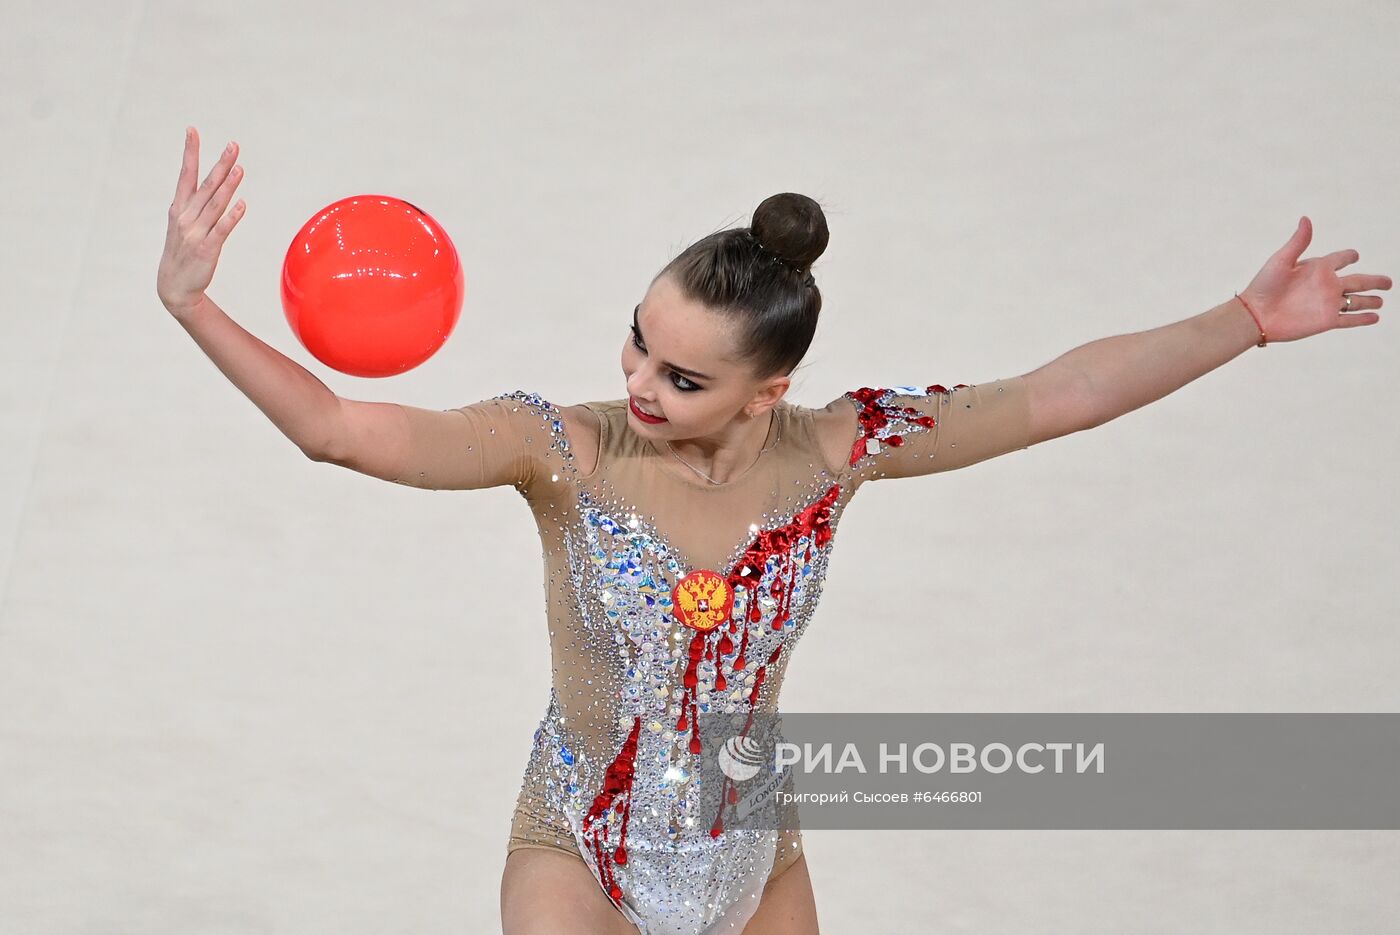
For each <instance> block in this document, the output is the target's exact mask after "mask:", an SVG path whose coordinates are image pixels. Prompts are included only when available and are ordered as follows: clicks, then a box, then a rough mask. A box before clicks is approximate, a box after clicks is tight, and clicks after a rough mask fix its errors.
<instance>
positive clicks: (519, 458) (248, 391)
mask: <svg viewBox="0 0 1400 935" xmlns="http://www.w3.org/2000/svg"><path fill="white" fill-rule="evenodd" d="M176 320H177V321H179V322H180V324H181V325H182V326H184V328H185V330H186V331H187V332H189V334H190V337H192V338H193V339H194V341H195V343H196V344H198V345H199V346H200V348H201V349H203V351H204V353H205V354H207V355H208V356H209V359H210V360H212V361H213V362H214V365H215V366H217V367H218V368H219V370H220V371H222V372H223V374H224V376H226V377H228V378H229V380H230V381H232V383H233V384H234V385H235V386H237V387H238V388H239V389H240V390H242V391H243V394H244V395H245V396H247V397H248V398H249V399H250V400H252V401H253V404H254V405H255V406H257V407H258V408H259V409H260V410H262V412H263V414H264V415H266V416H267V417H268V418H269V419H271V420H272V422H273V424H274V425H276V426H277V428H278V429H279V430H281V432H282V434H283V435H285V436H287V438H289V439H290V440H291V441H292V442H293V443H294V444H295V445H296V446H297V447H298V448H299V449H301V451H302V453H303V454H305V455H306V456H307V457H308V458H310V459H311V460H313V461H321V462H327V463H330V464H336V465H339V466H341V467H346V468H349V469H351V470H353V471H358V472H359V473H361V474H367V475H369V476H370V477H378V478H381V479H383V480H388V481H394V482H396V483H400V484H404V485H407V486H411V487H422V488H426V489H430V490H473V489H479V488H483V487H496V486H502V485H505V484H511V485H513V486H516V487H517V488H520V487H522V486H523V485H525V484H527V483H528V482H529V480H530V478H531V476H532V473H533V470H534V467H535V465H534V461H535V457H536V453H535V450H534V449H536V448H537V447H538V446H537V445H535V444H534V442H536V441H541V440H544V439H543V436H544V434H545V433H544V430H543V427H542V426H540V425H539V424H538V423H537V422H536V421H535V420H534V417H533V415H532V414H531V413H529V412H527V411H526V410H524V409H523V408H521V407H520V406H519V404H518V403H517V402H515V401H514V400H511V399H491V400H483V401H482V402H478V403H473V404H471V405H469V406H462V407H460V408H457V409H446V410H436V409H419V408H417V407H414V406H405V405H402V404H399V403H381V402H362V401H359V400H354V399H344V398H342V397H340V396H337V395H336V394H335V393H334V392H332V391H331V390H330V388H328V387H327V386H326V385H325V384H324V383H322V382H321V381H320V380H318V379H317V378H316V376H315V375H314V374H312V373H311V372H310V371H308V370H306V368H304V367H302V366H301V365H300V364H298V363H297V362H296V361H294V360H292V359H290V358H288V357H286V356H284V355H283V354H282V353H280V352H279V351H277V350H276V349H275V348H272V347H269V346H268V345H267V344H264V343H263V342H262V341H260V340H259V339H258V338H256V337H255V336H253V335H252V334H249V333H248V332H247V331H245V330H244V329H243V328H242V327H240V326H239V325H238V323H237V322H235V321H233V320H232V319H231V318H229V317H228V315H226V314H224V311H223V310H222V309H220V308H219V306H218V305H216V304H215V303H214V301H213V300H212V299H210V298H208V296H205V297H204V298H203V299H202V300H201V301H200V302H199V304H198V305H196V306H195V307H194V308H193V309H191V310H189V311H187V312H184V313H182V314H180V315H177V316H176Z"/></svg>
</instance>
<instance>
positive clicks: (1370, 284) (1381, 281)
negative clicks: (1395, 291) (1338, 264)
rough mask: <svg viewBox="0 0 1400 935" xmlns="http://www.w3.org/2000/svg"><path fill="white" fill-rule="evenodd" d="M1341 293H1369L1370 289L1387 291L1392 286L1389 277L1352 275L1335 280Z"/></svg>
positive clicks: (1363, 274)
mask: <svg viewBox="0 0 1400 935" xmlns="http://www.w3.org/2000/svg"><path fill="white" fill-rule="evenodd" d="M1337 281H1338V282H1340V283H1341V284H1342V291H1343V292H1369V291H1370V290H1372V289H1389V288H1390V287H1391V285H1392V283H1391V281H1390V277H1389V276H1368V275H1366V274H1365V273H1352V274H1351V275H1350V276H1340V277H1338V279H1337Z"/></svg>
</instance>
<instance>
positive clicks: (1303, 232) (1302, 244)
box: [1274, 214, 1312, 269]
mask: <svg viewBox="0 0 1400 935" xmlns="http://www.w3.org/2000/svg"><path fill="white" fill-rule="evenodd" d="M1311 242H1312V221H1310V220H1308V216H1307V215H1306V214H1305V215H1303V216H1302V217H1301V218H1299V219H1298V226H1297V227H1296V228H1294V230H1293V236H1292V237H1289V238H1288V241H1287V242H1286V243H1285V244H1284V245H1283V246H1282V247H1279V249H1278V251H1277V252H1276V253H1275V254H1274V258H1275V259H1277V260H1280V261H1282V262H1285V263H1287V264H1288V267H1289V268H1290V269H1292V268H1293V267H1294V266H1296V265H1297V264H1298V257H1300V256H1302V255H1303V251H1304V250H1306V249H1308V244H1309V243H1311Z"/></svg>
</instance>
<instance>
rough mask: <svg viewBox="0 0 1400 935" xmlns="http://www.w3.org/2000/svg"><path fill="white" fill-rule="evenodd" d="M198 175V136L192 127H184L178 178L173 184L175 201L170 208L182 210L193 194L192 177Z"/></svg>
mask: <svg viewBox="0 0 1400 935" xmlns="http://www.w3.org/2000/svg"><path fill="white" fill-rule="evenodd" d="M198 174H199V134H198V133H197V132H196V131H195V128H194V127H185V152H184V155H183V156H182V157H181V159H180V178H179V179H178V180H177V181H176V182H175V200H174V201H172V202H171V203H170V206H171V207H172V208H175V209H176V210H177V211H178V210H183V209H184V204H185V202H186V201H189V198H190V195H192V194H193V193H194V177H195V176H196V175H198Z"/></svg>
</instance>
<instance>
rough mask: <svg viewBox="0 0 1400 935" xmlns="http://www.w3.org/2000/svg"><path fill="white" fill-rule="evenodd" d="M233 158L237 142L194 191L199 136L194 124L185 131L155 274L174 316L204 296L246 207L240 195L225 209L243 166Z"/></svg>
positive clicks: (183, 312)
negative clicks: (183, 145) (161, 249)
mask: <svg viewBox="0 0 1400 935" xmlns="http://www.w3.org/2000/svg"><path fill="white" fill-rule="evenodd" d="M237 159H238V144H237V143H232V142H231V143H229V144H228V148H227V149H225V150H224V152H223V155H222V156H220V157H219V160H218V161H217V162H215V163H214V165H213V167H212V168H211V169H210V170H209V175H208V176H206V177H205V179H204V184H203V185H201V186H199V190H198V191H196V190H195V187H194V180H195V176H196V175H198V174H199V134H198V132H197V131H196V130H195V128H194V127H190V128H188V129H187V130H186V131H185V156H184V161H183V162H182V163H181V165H180V178H179V181H178V182H176V184H175V200H174V201H172V202H171V203H170V212H169V226H168V227H167V228H166V232H165V252H164V254H163V255H162V256H161V258H160V269H159V270H158V271H157V273H156V294H157V295H158V296H160V300H161V302H162V303H163V304H164V305H165V307H166V309H167V310H168V311H169V312H170V313H171V314H172V315H174V316H176V317H177V318H178V317H180V316H181V315H182V314H185V313H186V312H188V311H190V310H192V309H193V308H194V307H195V306H197V305H198V304H199V303H200V301H201V300H202V299H203V298H204V290H206V289H208V288H209V283H210V281H211V280H212V279H213V278H214V267H215V265H216V264H217V263H218V262H219V253H220V252H221V251H222V250H223V246H224V240H226V239H227V238H228V235H229V232H230V231H232V230H233V226H234V225H235V224H237V223H238V220H239V219H240V218H241V217H243V211H244V207H245V205H244V202H243V201H242V200H241V199H240V200H239V202H238V204H236V205H234V206H233V210H232V211H229V212H228V213H224V209H225V208H227V207H228V203H229V199H231V198H232V197H233V191H234V189H236V188H237V187H238V183H239V182H241V181H242V180H243V167H242V166H237V165H234V162H235V161H236V160H237Z"/></svg>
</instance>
